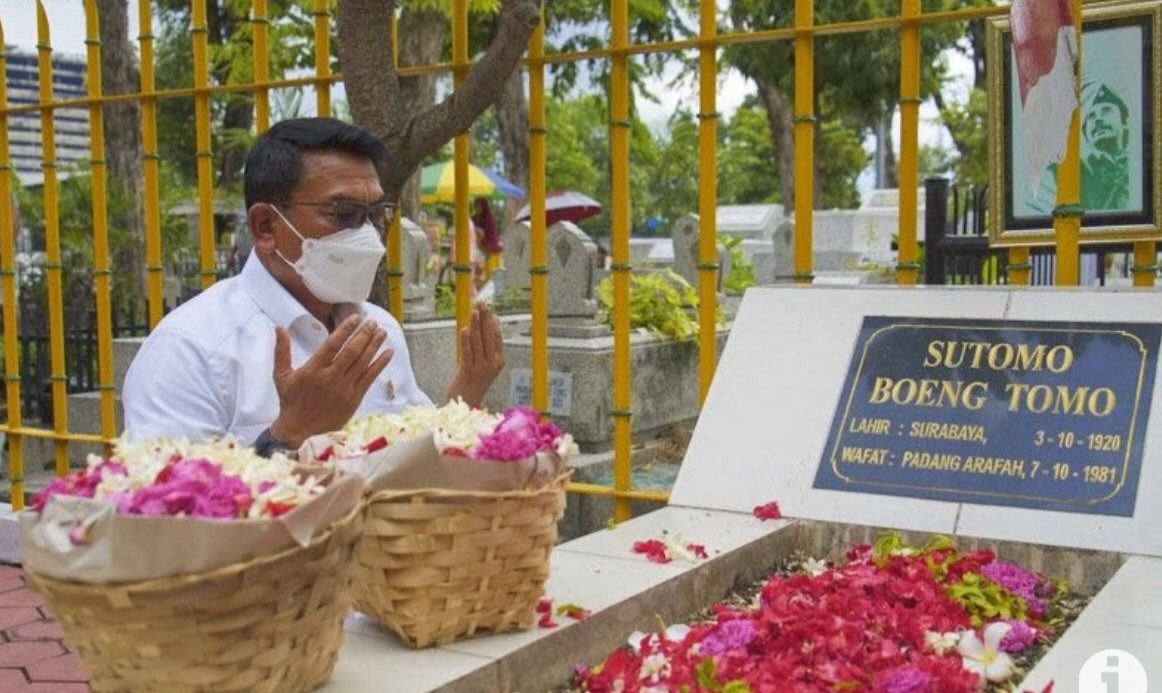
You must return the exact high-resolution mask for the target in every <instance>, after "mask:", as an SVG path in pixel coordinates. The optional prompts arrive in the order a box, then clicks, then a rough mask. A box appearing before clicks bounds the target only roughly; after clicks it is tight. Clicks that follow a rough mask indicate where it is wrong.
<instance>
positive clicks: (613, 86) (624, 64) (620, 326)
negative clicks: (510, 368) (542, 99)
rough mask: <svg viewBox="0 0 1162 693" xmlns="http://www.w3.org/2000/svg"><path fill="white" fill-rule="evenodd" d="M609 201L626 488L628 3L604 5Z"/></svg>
mask: <svg viewBox="0 0 1162 693" xmlns="http://www.w3.org/2000/svg"><path fill="white" fill-rule="evenodd" d="M609 14H610V18H609V19H610V27H611V29H612V41H611V42H610V48H611V51H612V55H611V58H610V88H609V91H610V95H609V101H610V109H611V118H610V121H609V141H610V149H611V152H610V190H609V196H610V202H611V205H610V206H611V207H612V210H611V211H612V214H611V222H612V228H611V229H610V245H611V246H612V248H611V250H612V253H613V263H612V270H613V411H612V414H613V488H614V489H615V490H617V491H628V490H629V489H630V476H631V472H632V459H631V458H630V443H631V438H632V436H633V392H632V383H631V382H630V372H629V361H630V346H629V292H630V288H629V282H630V273H631V267H630V263H629V231H630V229H629V130H630V120H629V57H628V55H627V53H626V52H625V49H626V48H627V47H628V46H629V2H628V0H613V1H612V3H611V5H610V10H609ZM630 514H631V506H630V502H629V499H627V498H624V497H615V498H614V501H613V519H614V521H615V522H622V521H624V520H628V519H629V518H630Z"/></svg>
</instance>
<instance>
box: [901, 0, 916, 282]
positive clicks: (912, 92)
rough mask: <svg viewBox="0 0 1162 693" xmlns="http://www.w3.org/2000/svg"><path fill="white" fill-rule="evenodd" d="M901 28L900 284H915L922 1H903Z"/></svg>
mask: <svg viewBox="0 0 1162 693" xmlns="http://www.w3.org/2000/svg"><path fill="white" fill-rule="evenodd" d="M901 9H902V12H901V19H902V20H903V25H902V26H901V27H900V197H899V199H900V238H899V247H900V250H899V260H898V262H897V264H896V282H897V283H899V284H915V283H916V279H917V277H918V275H919V270H920V263H919V262H918V261H917V252H916V217H917V213H918V212H917V210H918V207H919V199H918V196H919V187H920V180H919V178H920V25H919V23H918V22H917V19H918V18H919V17H920V0H903V5H902V8H901Z"/></svg>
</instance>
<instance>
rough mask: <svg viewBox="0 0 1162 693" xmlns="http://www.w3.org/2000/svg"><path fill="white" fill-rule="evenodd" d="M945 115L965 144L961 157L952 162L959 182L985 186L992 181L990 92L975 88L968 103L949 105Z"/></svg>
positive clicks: (946, 120)
mask: <svg viewBox="0 0 1162 693" xmlns="http://www.w3.org/2000/svg"><path fill="white" fill-rule="evenodd" d="M941 116H942V117H943V119H944V124H945V125H946V126H947V127H948V130H949V132H951V133H952V135H953V139H954V140H956V141H957V142H958V143H960V146H961V151H960V152H959V156H956V157H955V158H953V159H951V161H950V163H951V168H952V174H953V175H954V176H955V177H956V180H957V181H958V182H961V183H972V184H975V185H984V184H985V183H987V182H988V93H987V92H986V91H985V90H984V89H973V90H972V93H971V94H969V97H968V102H967V103H963V104H956V103H953V104H947V105H946V106H945V108H944V111H943V112H942V113H941Z"/></svg>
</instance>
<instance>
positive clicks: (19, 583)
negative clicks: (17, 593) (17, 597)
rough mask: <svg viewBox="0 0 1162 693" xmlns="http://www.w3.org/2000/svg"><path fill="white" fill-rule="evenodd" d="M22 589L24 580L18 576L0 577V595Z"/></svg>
mask: <svg viewBox="0 0 1162 693" xmlns="http://www.w3.org/2000/svg"><path fill="white" fill-rule="evenodd" d="M21 587H24V578H22V577H21V576H19V575H11V576H7V577H6V576H4V575H0V593H3V592H11V591H12V590H18V589H20V588H21Z"/></svg>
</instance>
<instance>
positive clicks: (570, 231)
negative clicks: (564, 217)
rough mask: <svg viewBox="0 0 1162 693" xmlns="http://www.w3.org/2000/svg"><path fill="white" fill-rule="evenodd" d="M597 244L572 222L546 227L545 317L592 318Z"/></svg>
mask: <svg viewBox="0 0 1162 693" xmlns="http://www.w3.org/2000/svg"><path fill="white" fill-rule="evenodd" d="M596 272H597V244H596V243H594V242H593V239H591V238H589V236H588V235H587V234H586V233H585V232H584V231H582V230H581V229H579V228H577V226H576V225H574V224H573V223H572V222H568V221H562V222H559V223H556V224H553V225H552V226H550V227H549V317H550V318H592V317H593V316H594V315H596V314H597V300H596V299H595V298H594V297H593V282H594V277H595V274H596Z"/></svg>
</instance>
